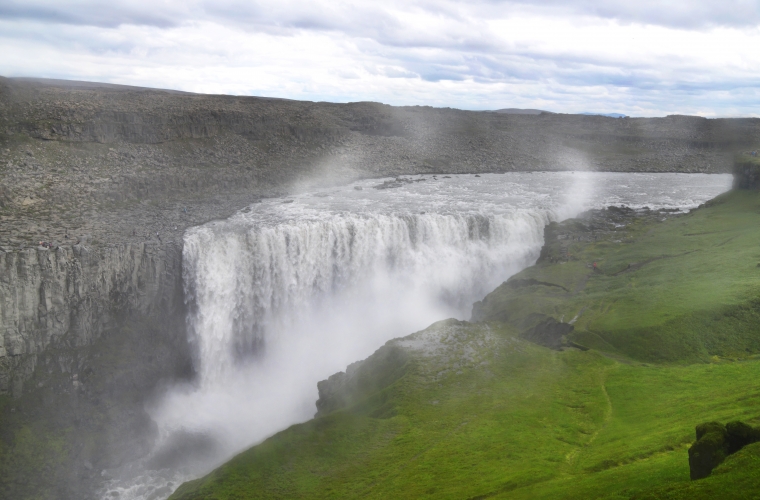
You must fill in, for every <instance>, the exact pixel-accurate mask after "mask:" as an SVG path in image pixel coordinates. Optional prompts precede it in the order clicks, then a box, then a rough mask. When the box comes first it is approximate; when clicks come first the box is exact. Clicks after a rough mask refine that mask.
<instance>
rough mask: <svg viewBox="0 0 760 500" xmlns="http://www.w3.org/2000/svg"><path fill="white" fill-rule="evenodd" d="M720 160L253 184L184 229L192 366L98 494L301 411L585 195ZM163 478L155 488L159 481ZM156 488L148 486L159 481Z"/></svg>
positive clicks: (611, 199)
mask: <svg viewBox="0 0 760 500" xmlns="http://www.w3.org/2000/svg"><path fill="white" fill-rule="evenodd" d="M730 185H731V176H730V175H704V174H640V173H639V174H630V173H590V172H575V173H573V172H551V173H549V172H546V173H540V172H539V173H523V172H519V173H518V172H515V173H507V174H481V175H437V176H433V175H424V176H412V177H405V178H403V179H379V180H378V179H371V180H364V181H361V182H357V183H354V184H351V185H346V186H341V187H333V188H324V189H319V190H314V191H311V192H305V193H301V194H298V195H294V196H291V197H288V198H277V199H266V200H263V201H261V202H260V203H256V204H253V205H251V206H249V207H245V208H243V209H242V210H241V211H239V212H238V213H236V214H235V215H233V216H232V217H230V218H228V219H226V220H218V221H212V222H209V223H207V224H204V225H202V226H198V227H194V228H191V229H189V230H188V231H187V232H186V234H185V239H184V253H183V278H184V284H185V294H186V303H187V304H188V311H189V312H188V320H187V321H188V335H189V338H188V340H189V342H190V343H191V346H192V348H193V351H194V353H195V358H194V363H195V370H196V373H197V380H195V381H194V383H192V384H188V385H186V386H182V387H176V388H174V389H172V390H170V391H168V392H167V393H166V395H165V396H164V398H163V399H162V400H160V401H159V402H158V403H156V404H155V406H153V407H152V408H149V412H150V413H151V416H152V417H153V418H154V420H155V421H156V423H157V424H158V427H159V433H160V438H159V444H158V445H157V448H156V451H155V452H154V455H153V457H151V459H150V460H148V461H147V462H146V463H145V464H143V465H142V466H141V467H143V468H145V469H151V468H152V469H154V472H150V471H149V470H141V471H138V472H139V473H138V472H135V473H132V474H131V475H129V478H128V480H127V479H123V480H117V481H113V482H111V483H109V485H108V487H107V492H106V493H107V494H111V492H118V493H119V494H120V497H121V498H149V497H152V498H158V497H160V496H167V495H168V493H167V494H166V495H164V494H163V492H167V491H169V490H170V489H172V488H176V486H178V484H177V482H178V481H181V480H184V479H187V478H190V477H192V476H195V475H198V474H201V473H203V472H205V471H207V470H209V468H211V467H213V466H215V465H218V464H219V463H220V462H222V461H224V460H225V459H227V458H229V457H230V456H231V455H232V454H234V453H235V452H237V451H240V450H242V449H244V448H246V447H248V446H251V445H252V444H254V443H256V442H259V441H261V440H262V439H265V438H266V437H267V436H270V435H272V434H273V433H275V432H277V431H279V430H281V429H284V428H286V427H287V426H289V425H291V424H294V423H297V422H301V421H304V420H306V419H309V418H311V417H312V415H313V414H314V413H315V411H316V408H315V406H314V403H315V401H316V399H317V386H316V384H317V381H319V380H321V379H324V378H327V377H328V376H329V375H331V374H333V373H335V372H338V371H341V370H345V368H346V366H347V365H348V364H350V363H352V362H354V361H357V360H359V359H363V358H365V357H367V356H368V355H369V354H371V353H372V352H374V351H375V350H376V349H377V348H378V347H380V346H381V345H382V344H383V343H384V342H386V341H388V340H390V339H392V338H396V337H400V336H404V335H407V334H409V333H412V332H414V331H416V330H420V329H422V328H424V327H426V326H428V325H429V324H430V323H432V322H434V321H437V320H440V319H444V318H448V317H456V318H458V319H469V316H470V311H471V307H472V303H473V302H474V301H477V300H480V299H481V298H482V297H483V296H484V295H485V294H487V293H488V292H490V291H491V290H493V289H494V288H495V287H496V286H498V285H499V284H500V283H501V282H503V281H504V280H506V279H507V278H508V277H509V276H511V275H512V274H514V273H516V272H518V271H520V270H521V269H524V268H525V267H527V266H529V265H531V264H533V263H534V262H535V260H536V258H537V257H538V254H539V252H540V249H541V246H542V244H543V228H544V226H545V225H546V224H547V223H549V222H552V221H560V220H563V219H566V218H569V217H573V216H575V215H577V214H579V213H580V212H582V211H584V210H587V209H591V208H603V207H606V206H610V205H617V206H619V205H624V206H628V207H631V208H643V207H649V208H650V209H661V208H666V209H673V210H689V209H692V208H695V207H696V206H698V205H699V204H701V203H703V202H705V201H706V200H708V199H711V198H713V197H715V196H716V195H718V194H720V193H722V192H724V191H726V190H728V189H729V188H730ZM162 488H163V489H162ZM157 492H162V493H157Z"/></svg>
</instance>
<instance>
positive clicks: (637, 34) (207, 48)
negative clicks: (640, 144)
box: [0, 0, 760, 117]
mask: <svg viewBox="0 0 760 500" xmlns="http://www.w3.org/2000/svg"><path fill="white" fill-rule="evenodd" d="M0 75H3V76H36V77H49V78H64V79H75V80H92V81H102V82H110V83H122V84H129V85H140V86H150V87H160V88H172V89H180V90H187V91H193V92H207V93H225V94H245V95H263V96H273V97H286V98H291V99H306V100H320V101H336V102H348V101H360V100H372V101H380V102H385V103H388V104H427V105H432V106H451V107H457V108H464V109H499V108H506V107H530V108H540V109H546V110H550V111H556V112H583V111H593V112H621V113H626V114H629V115H632V116H662V115H666V114H672V113H682V114H699V115H703V116H708V117H711V116H760V0H721V1H718V0H669V1H667V2H666V1H663V0H635V1H632V0H609V1H605V2H601V1H594V0H564V1H560V0H540V1H539V0H504V1H502V0H470V1H467V2H464V1H453V0H406V1H397V0H382V1H380V0H375V1H363V0H360V1H346V0H329V1H328V0H313V1H306V0H182V1H176V0H109V1H107V2H103V1H102V0H99V1H96V0H69V1H61V0H58V1H49V0H0Z"/></svg>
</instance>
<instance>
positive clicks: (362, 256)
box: [184, 210, 554, 383]
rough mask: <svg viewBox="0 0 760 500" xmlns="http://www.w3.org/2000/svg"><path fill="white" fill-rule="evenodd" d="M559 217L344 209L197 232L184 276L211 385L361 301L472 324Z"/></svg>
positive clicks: (192, 326) (204, 375) (188, 247)
mask: <svg viewBox="0 0 760 500" xmlns="http://www.w3.org/2000/svg"><path fill="white" fill-rule="evenodd" d="M553 217H554V216H553V214H552V213H550V212H548V211H537V210H516V211H514V212H512V213H509V214H500V215H486V214H480V213H465V214H439V213H426V214H398V215H397V214H388V215H386V214H369V215H363V214H360V215H355V214H351V213H342V214H337V215H335V216H333V217H330V218H329V219H326V220H322V219H316V220H315V219H306V220H301V221H287V222H284V223H279V224H276V225H273V226H266V225H261V224H260V223H258V221H257V220H256V219H255V217H245V218H237V219H234V220H231V221H229V222H226V223H216V224H215V225H214V226H211V225H206V226H202V227H198V228H195V229H193V230H191V231H189V232H188V233H187V235H186V236H185V245H184V266H185V267H184V280H185V287H186V289H185V292H186V298H187V301H188V304H189V305H190V311H191V312H190V316H189V318H188V322H189V324H188V326H189V330H190V332H191V337H190V338H191V340H192V343H193V346H194V348H195V351H196V356H197V357H196V367H197V369H198V372H199V374H200V378H201V383H214V381H216V380H219V379H220V377H223V376H224V375H225V372H226V371H228V370H231V369H234V367H235V365H236V363H239V362H240V361H241V359H244V358H246V357H247V356H251V355H255V354H256V353H257V352H261V351H262V350H266V348H267V344H268V343H269V342H271V341H273V340H274V339H275V338H278V337H280V338H281V337H282V336H287V335H288V332H289V330H292V329H294V328H298V326H297V324H298V323H299V322H303V321H313V318H314V313H315V312H316V311H317V310H323V309H324V308H325V306H326V305H328V304H331V305H332V306H334V308H338V309H339V308H340V306H341V303H342V304H343V305H345V307H355V306H356V305H355V304H352V303H351V302H352V301H351V299H352V298H355V297H358V296H360V297H363V300H370V301H372V303H373V304H374V307H376V308H379V309H380V310H382V314H398V313H401V314H403V313H404V312H403V311H398V309H397V306H398V301H399V299H403V301H404V302H407V303H409V302H411V303H414V304H417V305H418V306H419V307H420V308H421V309H423V310H427V309H431V308H432V309H437V311H439V312H441V313H445V312H448V313H449V315H451V314H455V315H459V316H461V317H467V316H468V315H469V314H468V313H469V307H470V306H471V304H472V302H473V301H474V300H477V299H478V298H480V297H482V296H483V295H485V294H486V293H487V292H489V291H490V290H491V289H493V288H494V287H495V286H496V285H498V283H500V282H501V281H502V280H503V279H504V277H505V276H508V275H509V274H510V270H512V271H513V270H516V269H519V268H521V267H524V266H525V265H527V264H529V263H530V262H531V261H532V260H534V259H535V258H536V256H537V252H538V251H539V249H540V247H541V244H542V241H543V227H544V225H545V224H546V223H547V222H548V221H549V220H550V219H552V218H553ZM389 294H390V295H389ZM345 313H346V315H348V316H351V313H350V311H345ZM423 316H427V315H425V314H423ZM360 323H361V322H359V324H357V327H358V328H361V325H360ZM422 326H424V324H422V325H421V327H422ZM393 333H395V334H396V335H400V334H403V333H406V332H405V331H399V332H393ZM357 335H361V332H357Z"/></svg>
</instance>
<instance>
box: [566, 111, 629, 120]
mask: <svg viewBox="0 0 760 500" xmlns="http://www.w3.org/2000/svg"><path fill="white" fill-rule="evenodd" d="M578 114H579V115H596V116H609V117H610V118H625V117H626V116H628V115H624V114H623V113H590V112H588V111H586V112H583V113H578Z"/></svg>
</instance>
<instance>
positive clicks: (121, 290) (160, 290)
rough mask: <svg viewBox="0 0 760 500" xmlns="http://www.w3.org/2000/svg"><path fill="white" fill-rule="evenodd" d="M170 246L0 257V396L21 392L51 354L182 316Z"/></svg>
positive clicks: (176, 252) (177, 265)
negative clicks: (134, 322)
mask: <svg viewBox="0 0 760 500" xmlns="http://www.w3.org/2000/svg"><path fill="white" fill-rule="evenodd" d="M181 277H182V275H181V248H180V246H179V245H177V244H174V243H171V244H166V245H159V244H156V243H140V244H124V245H115V246H108V247H101V248H95V247H88V246H87V245H85V244H79V245H74V246H61V247H57V248H55V249H47V248H42V247H39V248H30V249H26V250H23V251H16V252H5V253H0V394H7V393H12V394H14V395H16V396H18V395H20V394H21V393H22V392H23V384H24V381H25V380H26V379H28V378H29V377H30V376H31V374H32V372H33V371H34V368H35V366H36V362H37V356H38V355H40V354H41V353H43V352H44V351H45V350H46V349H47V348H48V347H50V346H51V345H52V346H60V345H65V346H67V347H82V346H87V345H90V344H91V343H93V342H94V341H95V340H97V339H98V337H99V336H100V334H101V333H102V332H103V331H104V330H105V329H107V328H113V327H115V326H117V323H118V322H119V321H123V320H124V319H125V318H130V317H131V318H133V319H134V318H137V317H154V318H160V317H164V318H165V317H167V316H171V315H179V316H180V317H181V316H182V315H183V298H182V284H181Z"/></svg>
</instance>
